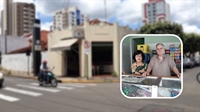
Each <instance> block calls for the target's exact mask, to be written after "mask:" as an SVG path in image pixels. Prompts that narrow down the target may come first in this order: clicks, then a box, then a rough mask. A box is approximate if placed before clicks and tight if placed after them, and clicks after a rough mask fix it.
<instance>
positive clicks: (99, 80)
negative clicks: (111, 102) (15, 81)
mask: <svg viewBox="0 0 200 112" xmlns="http://www.w3.org/2000/svg"><path fill="white" fill-rule="evenodd" d="M4 75H5V74H4ZM5 76H9V77H18V78H28V79H34V80H37V77H36V76H33V75H17V74H15V75H14V74H12V75H5ZM57 79H58V81H59V82H61V83H119V82H120V78H119V77H93V78H91V79H87V78H80V77H79V78H68V77H57Z"/></svg>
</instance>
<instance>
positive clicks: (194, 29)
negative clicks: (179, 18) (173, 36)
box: [182, 24, 200, 34]
mask: <svg viewBox="0 0 200 112" xmlns="http://www.w3.org/2000/svg"><path fill="white" fill-rule="evenodd" d="M182 25H183V28H184V29H183V30H184V32H186V33H192V32H193V33H198V34H200V32H199V29H198V27H197V26H195V25H188V24H182Z"/></svg>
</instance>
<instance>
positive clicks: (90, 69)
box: [48, 20, 136, 78]
mask: <svg viewBox="0 0 200 112" xmlns="http://www.w3.org/2000/svg"><path fill="white" fill-rule="evenodd" d="M95 21H96V20H95ZM91 23H92V22H91V21H90V22H85V23H84V25H83V26H77V27H69V28H67V29H62V30H57V29H56V30H54V31H53V32H51V33H49V35H48V61H49V66H50V67H53V66H54V67H55V69H54V71H53V72H54V73H55V74H56V76H63V77H89V78H91V77H93V76H104V75H106V76H112V74H113V73H114V72H115V73H116V74H117V75H119V71H120V70H119V58H120V57H119V51H120V50H119V48H120V41H121V39H122V38H123V37H124V36H125V35H127V34H135V33H136V32H135V31H133V30H132V29H130V28H128V27H121V26H118V24H117V23H114V24H110V23H109V24H108V23H106V22H101V21H99V22H97V24H92V25H91ZM86 40H87V41H89V42H90V45H91V47H90V53H89V54H88V55H87V58H88V59H86V54H85V52H84V51H85V48H84V42H85V41H86Z"/></svg>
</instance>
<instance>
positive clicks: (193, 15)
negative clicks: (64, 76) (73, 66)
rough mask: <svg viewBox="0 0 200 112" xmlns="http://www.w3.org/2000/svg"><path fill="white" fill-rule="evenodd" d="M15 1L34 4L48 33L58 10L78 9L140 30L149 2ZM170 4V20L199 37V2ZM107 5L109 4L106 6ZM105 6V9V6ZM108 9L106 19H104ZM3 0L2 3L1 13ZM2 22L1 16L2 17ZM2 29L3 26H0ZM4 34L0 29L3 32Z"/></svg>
mask: <svg viewBox="0 0 200 112" xmlns="http://www.w3.org/2000/svg"><path fill="white" fill-rule="evenodd" d="M13 1H14V2H27V3H34V4H35V6H36V15H35V16H36V18H37V19H40V20H41V29H43V30H49V27H50V26H51V25H52V23H53V22H52V20H53V13H54V12H55V11H57V10H59V9H62V8H65V7H67V2H68V1H69V6H70V7H73V6H76V7H78V8H79V9H80V10H81V14H86V15H89V18H90V20H92V19H95V18H98V19H100V20H106V21H109V22H111V23H113V22H118V23H119V25H120V26H127V25H128V26H129V27H130V28H132V29H139V28H140V27H141V26H142V22H141V21H142V4H143V3H146V2H148V0H106V2H105V1H104V0H13ZM165 1H166V2H167V3H168V4H169V5H170V19H171V21H172V22H176V23H179V24H182V26H183V30H184V32H187V33H191V32H195V33H198V34H200V0H165ZM105 4H106V5H105ZM105 6H106V7H105ZM105 8H106V10H107V13H106V15H107V17H105ZM2 9H3V0H1V1H0V10H2ZM0 19H1V15H0ZM0 29H1V23H0ZM0 33H1V30H0Z"/></svg>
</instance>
